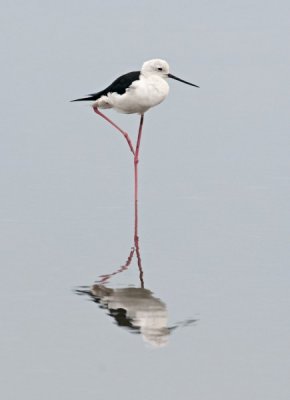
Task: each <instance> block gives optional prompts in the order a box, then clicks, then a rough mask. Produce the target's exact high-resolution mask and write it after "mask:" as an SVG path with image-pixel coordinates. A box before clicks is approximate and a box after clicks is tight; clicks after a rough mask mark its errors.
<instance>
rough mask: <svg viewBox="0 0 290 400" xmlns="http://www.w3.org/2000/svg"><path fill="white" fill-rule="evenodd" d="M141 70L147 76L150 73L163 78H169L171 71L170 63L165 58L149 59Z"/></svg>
mask: <svg viewBox="0 0 290 400" xmlns="http://www.w3.org/2000/svg"><path fill="white" fill-rule="evenodd" d="M141 72H142V75H144V76H145V77H147V76H149V75H159V76H161V77H163V78H167V77H168V73H169V65H168V63H167V62H166V61H164V60H159V59H155V60H149V61H145V62H144V64H143V65H142V68H141Z"/></svg>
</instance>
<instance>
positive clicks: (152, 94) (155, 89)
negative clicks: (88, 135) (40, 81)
mask: <svg viewBox="0 0 290 400" xmlns="http://www.w3.org/2000/svg"><path fill="white" fill-rule="evenodd" d="M167 78H172V79H175V80H177V81H179V82H183V83H186V84H187V85H191V86H195V87H199V86H197V85H194V84H193V83H190V82H187V81H184V80H183V79H180V78H177V77H176V76H174V75H172V74H170V73H169V65H168V63H167V62H166V61H164V60H160V59H154V60H149V61H146V62H144V64H143V65H142V68H141V71H133V72H129V73H127V74H125V75H122V76H120V77H119V78H117V79H116V80H115V81H114V82H113V83H111V85H109V86H108V87H107V88H106V89H104V90H101V91H100V92H97V93H93V94H90V95H88V96H87V97H83V98H80V99H76V100H72V101H93V104H92V107H93V109H94V111H95V113H97V114H98V115H100V116H101V117H102V118H104V119H105V120H106V121H108V122H109V123H110V124H111V125H113V126H114V127H115V128H116V129H117V130H118V131H119V132H120V133H121V134H122V135H123V136H124V137H125V139H126V140H127V143H128V145H129V147H130V150H131V152H132V153H133V155H134V174H135V179H134V181H135V191H134V192H135V238H138V221H137V220H138V212H137V204H138V162H139V149H140V142H141V135H142V128H143V121H144V113H145V112H146V111H148V110H149V109H150V108H151V107H154V106H157V105H158V104H160V103H161V102H162V101H163V100H164V99H165V98H166V97H167V95H168V92H169V85H168V83H167ZM107 108H113V109H115V110H117V111H119V112H121V113H125V114H140V124H139V131H138V137H137V142H136V146H135V148H134V146H133V144H132V141H131V139H130V137H129V135H128V133H127V132H125V131H123V130H122V129H121V128H120V127H119V126H117V125H116V124H115V123H114V122H113V121H112V120H110V119H109V118H108V117H107V116H106V115H104V114H103V113H101V112H100V110H99V109H107Z"/></svg>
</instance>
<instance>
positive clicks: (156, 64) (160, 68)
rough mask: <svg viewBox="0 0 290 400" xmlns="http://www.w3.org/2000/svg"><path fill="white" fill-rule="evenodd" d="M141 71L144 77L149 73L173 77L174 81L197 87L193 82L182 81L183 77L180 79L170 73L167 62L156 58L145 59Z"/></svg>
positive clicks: (162, 76)
mask: <svg viewBox="0 0 290 400" xmlns="http://www.w3.org/2000/svg"><path fill="white" fill-rule="evenodd" d="M141 73H142V75H143V76H145V78H148V77H149V76H150V75H157V76H160V77H161V78H164V79H166V78H172V79H175V80H176V81H179V82H182V83H186V84H187V85H190V86H195V87H199V86H197V85H194V84H193V83H190V82H187V81H184V80H183V79H180V78H178V77H177V76H174V75H172V74H170V73H169V65H168V63H167V62H166V61H164V60H160V59H158V58H157V59H154V60H149V61H145V62H144V64H143V65H142V68H141Z"/></svg>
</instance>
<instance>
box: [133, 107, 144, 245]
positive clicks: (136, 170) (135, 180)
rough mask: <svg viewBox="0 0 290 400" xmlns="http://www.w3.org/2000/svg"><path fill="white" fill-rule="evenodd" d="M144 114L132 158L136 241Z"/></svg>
mask: <svg viewBox="0 0 290 400" xmlns="http://www.w3.org/2000/svg"><path fill="white" fill-rule="evenodd" d="M143 121H144V114H142V115H141V118H140V125H139V132H138V138H137V144H136V149H135V156H134V189H135V190H134V205H135V224H134V225H135V230H134V238H135V240H136V239H137V240H138V162H139V149H140V142H141V136H142V128H143Z"/></svg>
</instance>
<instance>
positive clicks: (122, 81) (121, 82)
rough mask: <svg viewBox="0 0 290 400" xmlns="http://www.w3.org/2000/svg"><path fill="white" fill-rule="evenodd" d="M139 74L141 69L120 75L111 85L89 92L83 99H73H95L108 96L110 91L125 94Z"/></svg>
mask: <svg viewBox="0 0 290 400" xmlns="http://www.w3.org/2000/svg"><path fill="white" fill-rule="evenodd" d="M139 76H140V71H132V72H128V73H127V74H125V75H122V76H119V78H117V79H116V80H115V81H114V82H113V83H111V85H109V86H108V87H107V88H106V89H104V90H102V91H100V92H97V93H92V94H89V95H88V97H83V98H81V99H76V100H72V101H95V100H98V99H99V98H100V97H102V96H106V95H107V94H108V93H118V94H124V93H125V92H126V90H127V89H128V88H129V87H130V86H131V85H132V83H133V82H135V81H137V80H138V79H139Z"/></svg>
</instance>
